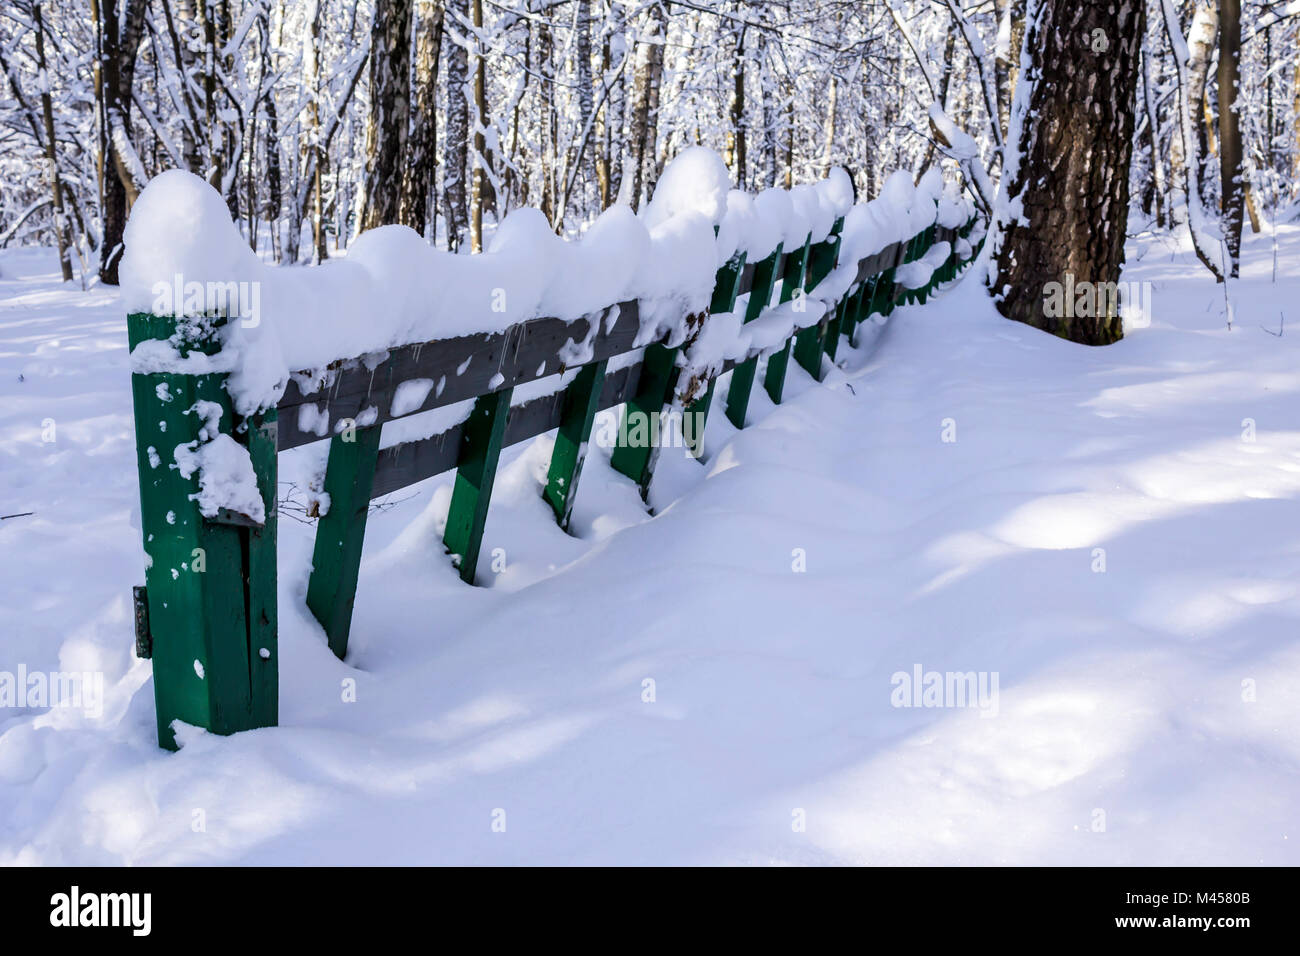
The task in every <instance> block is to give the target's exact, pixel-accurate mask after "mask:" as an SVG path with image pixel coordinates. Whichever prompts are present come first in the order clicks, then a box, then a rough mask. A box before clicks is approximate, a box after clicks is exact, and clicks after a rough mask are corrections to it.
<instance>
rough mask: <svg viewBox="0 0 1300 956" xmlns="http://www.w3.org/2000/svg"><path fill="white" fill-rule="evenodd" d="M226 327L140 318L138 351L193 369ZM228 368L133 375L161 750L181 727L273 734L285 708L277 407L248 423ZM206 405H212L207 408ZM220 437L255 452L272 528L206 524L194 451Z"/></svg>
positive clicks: (227, 519) (134, 336)
mask: <svg viewBox="0 0 1300 956" xmlns="http://www.w3.org/2000/svg"><path fill="white" fill-rule="evenodd" d="M225 323H226V319H224V318H221V317H198V318H193V319H184V320H177V319H176V318H174V317H171V316H157V315H151V314H148V313H134V314H131V315H128V316H127V332H128V338H129V343H130V347H131V348H132V349H133V350H134V349H135V348H136V346H138V345H139V344H140V343H142V342H146V341H151V340H161V341H166V342H168V343H169V344H170V345H171V346H172V347H174V348H175V349H176V350H177V354H178V355H179V356H180V358H181V360H182V361H184V360H185V359H186V358H187V357H189V356H192V355H195V354H198V355H202V356H214V355H216V354H217V353H218V352H219V351H220V349H221V338H220V335H221V330H222V327H223V326H224V325H225ZM225 382H226V373H225V372H206V373H202V374H197V373H195V374H187V373H185V372H181V371H168V372H133V373H132V375H131V393H132V399H133V403H134V407H135V436H136V457H137V467H138V469H139V475H140V525H141V531H142V533H143V535H144V550H145V554H146V561H147V563H146V567H145V593H146V603H147V615H148V628H149V633H150V635H151V636H152V653H153V681H154V701H155V706H156V712H157V721H158V743H159V744H160V745H161V746H162V747H165V748H167V749H169V750H174V749H176V747H177V742H176V737H175V729H176V722H177V721H180V722H182V723H185V724H189V725H192V726H195V727H202V728H204V729H206V730H209V731H211V732H212V733H216V734H230V733H235V732H236V731H240V730H248V729H251V728H253V727H267V726H273V725H274V724H275V723H276V719H277V710H278V692H277V685H278V668H279V662H278V661H279V648H278V646H277V643H276V619H277V615H276V569H275V549H276V495H275V489H276V456H275V429H276V415H275V409H274V408H272V409H269V410H267V411H266V412H265V413H262V414H260V415H257V416H254V417H252V418H248V419H243V418H237V417H236V416H235V414H234V411H233V407H232V405H231V398H230V395H229V393H228V392H227V391H226V388H225ZM199 403H204V404H202V405H200V404H199ZM217 413H219V417H218V419H217V423H218V428H219V432H220V434H222V435H226V436H229V437H230V438H232V439H233V440H234V441H235V442H236V443H237V444H238V445H240V446H242V447H243V448H244V449H246V450H247V452H248V453H249V457H250V461H251V464H252V467H253V470H254V473H255V474H256V478H257V487H258V491H259V492H260V493H261V497H262V505H263V510H264V515H263V520H262V521H260V522H259V521H257V520H255V518H254V517H253V516H249V515H239V514H233V513H230V512H225V513H224V514H222V513H216V514H213V515H211V516H208V517H205V516H204V515H203V514H202V513H201V512H200V505H199V503H198V501H197V498H198V492H199V489H200V485H199V481H200V478H201V472H199V473H190V474H188V476H187V475H186V474H183V473H182V469H181V468H180V467H179V463H178V462H177V460H176V452H177V450H178V449H179V448H182V447H184V448H187V449H189V450H190V451H193V450H196V449H198V448H199V447H200V446H201V445H202V444H205V443H207V442H210V441H212V440H213V439H214V438H216V437H217V436H215V435H212V434H210V430H211V426H212V423H213V418H214V415H217Z"/></svg>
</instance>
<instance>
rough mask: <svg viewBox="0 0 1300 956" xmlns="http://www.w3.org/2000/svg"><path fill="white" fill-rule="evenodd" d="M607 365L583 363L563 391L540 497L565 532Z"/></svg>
mask: <svg viewBox="0 0 1300 956" xmlns="http://www.w3.org/2000/svg"><path fill="white" fill-rule="evenodd" d="M608 366H609V360H608V359H601V360H600V361H599V362H592V363H591V364H590V365H584V366H583V367H582V368H581V369H580V370H579V371H578V374H577V375H576V376H575V377H574V379H573V381H572V382H570V383H569V385H568V387H567V388H566V389H565V390H564V411H563V418H562V420H561V422H560V427H559V429H558V430H557V431H556V433H555V449H554V450H553V451H552V452H551V467H550V471H549V472H547V476H546V487H545V488H544V489H543V490H542V497H543V498H545V499H546V501H547V503H548V504H549V505H550V506H551V509H552V510H553V511H554V512H555V520H556V522H557V523H558V524H559V526H560V527H561V528H564V529H565V530H566V531H567V530H568V528H569V519H570V518H571V517H572V515H573V502H574V499H575V497H576V495H577V491H578V479H579V478H580V477H581V476H582V465H583V462H584V461H585V460H586V457H587V443H588V442H589V441H590V440H591V426H592V423H593V422H594V421H595V420H596V411H597V408H598V407H599V405H600V391H601V389H602V388H604V386H605V370H606V368H607V367H608Z"/></svg>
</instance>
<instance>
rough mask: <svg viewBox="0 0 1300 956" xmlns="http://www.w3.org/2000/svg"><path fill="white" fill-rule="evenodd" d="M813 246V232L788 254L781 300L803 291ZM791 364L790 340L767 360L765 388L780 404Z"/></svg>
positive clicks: (775, 401)
mask: <svg viewBox="0 0 1300 956" xmlns="http://www.w3.org/2000/svg"><path fill="white" fill-rule="evenodd" d="M811 248H812V233H809V234H808V238H807V239H805V240H804V241H803V248H802V249H796V250H795V251H793V252H791V253H790V255H788V256H786V260H785V275H784V276H782V278H781V299H780V301H781V302H783V303H784V302H789V301H790V300H791V299H793V298H794V297H795V293H796V292H798V291H801V290H802V289H803V285H804V278H805V276H806V275H807V271H808V252H809V250H810V249H811ZM789 365H790V340H789V339H787V340H786V342H785V345H783V346H781V348H780V349H779V350H778V351H776V352H773V353H772V354H771V355H770V356H769V357H768V360H767V372H766V373H765V374H764V375H763V388H764V389H766V390H767V394H768V396H769V397H770V398H771V399H772V401H773V402H774V403H775V404H777V405H780V404H781V395H782V393H783V392H784V391H785V373H786V369H787V368H788V367H789Z"/></svg>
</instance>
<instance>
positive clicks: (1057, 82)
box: [993, 0, 1143, 345]
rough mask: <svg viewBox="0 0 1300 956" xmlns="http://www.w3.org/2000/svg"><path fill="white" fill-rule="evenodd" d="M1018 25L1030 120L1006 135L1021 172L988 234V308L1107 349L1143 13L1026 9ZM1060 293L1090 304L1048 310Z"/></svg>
mask: <svg viewBox="0 0 1300 956" xmlns="http://www.w3.org/2000/svg"><path fill="white" fill-rule="evenodd" d="M1025 22H1026V30H1025V40H1024V43H1025V46H1024V48H1025V50H1027V51H1028V52H1029V54H1030V56H1031V66H1030V71H1029V74H1028V75H1026V76H1022V77H1020V78H1019V81H1020V82H1022V83H1029V84H1032V86H1031V87H1030V89H1029V91H1028V94H1029V111H1028V116H1027V117H1026V118H1025V121H1024V122H1023V123H1021V122H1020V120H1019V119H1017V120H1016V121H1015V122H1016V123H1017V124H1018V125H1019V127H1020V128H1018V129H1013V130H1012V141H1011V144H1010V146H1009V150H1014V152H1012V154H1011V156H1012V158H1013V160H1014V157H1015V155H1016V154H1017V153H1018V157H1019V164H1018V167H1015V166H1013V167H1012V168H1010V169H1009V170H1008V174H1009V175H1008V181H1007V182H1006V183H1005V184H1004V188H1005V196H1004V197H1003V205H1002V206H1001V207H1000V208H1001V209H1004V210H1005V209H1007V208H1009V209H1011V210H1016V209H1017V207H1019V209H1018V213H1017V212H1005V211H1003V212H1001V213H1000V216H999V222H998V223H997V224H996V228H997V229H998V230H999V231H1000V233H1001V235H1000V236H996V237H995V240H996V241H997V245H995V247H994V248H995V250H996V257H997V259H996V279H995V280H994V289H993V291H994V294H995V296H994V297H995V301H996V302H997V306H998V310H999V311H1000V312H1001V313H1002V314H1003V315H1005V316H1006V317H1007V318H1011V319H1015V320H1017V321H1019V322H1024V323H1026V324H1028V325H1032V326H1034V327H1036V328H1040V329H1043V330H1045V331H1048V332H1051V333H1053V334H1055V335H1059V336H1062V337H1063V338H1067V339H1070V340H1071V341H1074V342H1082V343H1085V344H1088V345H1105V344H1108V343H1110V342H1114V341H1116V340H1118V339H1119V338H1120V337H1121V336H1122V335H1123V329H1122V326H1121V323H1120V318H1119V315H1118V305H1117V303H1116V301H1115V296H1114V289H1115V286H1114V285H1113V283H1115V282H1117V281H1118V279H1119V272H1120V266H1121V265H1122V264H1123V262H1124V235H1125V231H1126V229H1127V226H1128V202H1129V161H1130V159H1131V158H1132V150H1133V126H1134V109H1135V104H1136V94H1137V80H1138V62H1139V61H1138V56H1139V48H1140V43H1141V37H1142V31H1143V7H1142V3H1141V0H1030V3H1029V5H1028V9H1027V11H1026V17H1025ZM1081 283H1088V284H1089V285H1081ZM1061 286H1064V287H1065V288H1066V289H1067V290H1069V291H1070V292H1071V293H1072V292H1073V291H1074V290H1077V289H1091V290H1093V292H1094V293H1097V294H1094V295H1092V296H1091V297H1090V298H1091V302H1089V301H1088V297H1084V298H1081V300H1080V302H1079V303H1078V306H1081V307H1077V306H1076V303H1075V302H1073V301H1066V302H1065V303H1064V305H1065V307H1064V308H1059V307H1055V308H1054V307H1052V303H1053V298H1052V297H1053V294H1054V293H1055V292H1057V291H1058V290H1059V288H1060V287H1061ZM1067 298H1072V296H1068V295H1067ZM1056 301H1057V303H1058V305H1059V303H1060V299H1059V298H1058V299H1057V300H1056ZM1080 312H1082V313H1084V314H1079V313H1080Z"/></svg>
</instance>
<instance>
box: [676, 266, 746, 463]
mask: <svg viewBox="0 0 1300 956" xmlns="http://www.w3.org/2000/svg"><path fill="white" fill-rule="evenodd" d="M744 271H745V253H744V252H738V253H736V254H735V255H734V256H732V257H731V258H730V259H729V260H727V264H726V265H724V266H723V267H722V268H721V269H719V270H718V272H717V274H716V275H715V276H714V279H713V298H712V299H711V300H710V301H709V315H717V314H719V313H721V312H730V311H731V310H732V309H734V308H735V307H736V293H737V292H738V291H739V289H740V276H741V273H743V272H744ZM714 381H715V380H714V379H709V384H708V386H707V387H706V388H705V390H704V394H703V395H701V396H700V397H699V398H698V399H696V400H695V401H693V402H692V403H691V404H690V405H689V406H688V407H687V408H686V410H685V411H683V412H682V439H683V440H684V441H685V442H686V447H687V450H688V451H689V452H690V454H691V457H692V458H699V457H700V456H701V455H702V454H703V453H704V426H705V425H706V424H707V423H708V420H709V408H710V407H711V406H712V405H713V386H714ZM688 384H689V383H688Z"/></svg>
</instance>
